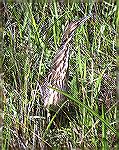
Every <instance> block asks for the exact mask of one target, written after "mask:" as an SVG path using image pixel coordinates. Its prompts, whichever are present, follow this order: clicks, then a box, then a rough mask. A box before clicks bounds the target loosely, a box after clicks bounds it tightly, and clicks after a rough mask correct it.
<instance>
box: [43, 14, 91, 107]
mask: <svg viewBox="0 0 119 150" xmlns="http://www.w3.org/2000/svg"><path fill="white" fill-rule="evenodd" d="M91 16H92V14H90V15H88V16H86V17H84V18H82V19H81V20H79V21H75V22H71V23H70V24H69V25H68V26H67V27H66V29H65V31H64V34H63V38H62V42H61V46H60V48H59V50H58V52H57V53H56V54H55V57H54V59H53V62H52V66H51V69H50V71H49V73H48V75H47V77H46V78H45V80H44V83H43V85H42V100H43V102H44V106H45V107H46V106H49V105H56V104H58V103H60V102H61V101H62V100H64V98H65V97H64V96H63V95H62V94H60V93H59V92H57V91H55V90H53V89H51V88H49V87H48V86H50V87H53V88H56V89H60V90H63V91H66V90H67V78H68V66H69V42H70V41H71V38H72V35H73V33H74V31H75V30H76V28H77V27H78V26H80V25H81V24H82V23H84V22H85V21H86V20H87V19H89V18H90V17H91Z"/></svg>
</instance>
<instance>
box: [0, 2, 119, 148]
mask: <svg viewBox="0 0 119 150" xmlns="http://www.w3.org/2000/svg"><path fill="white" fill-rule="evenodd" d="M1 6H2V5H1ZM2 11H3V12H2V14H3V16H2V17H3V20H4V21H3V26H2V28H1V32H2V35H3V36H2V40H1V50H2V53H1V60H0V61H1V97H2V110H3V113H2V120H3V126H2V147H1V149H2V150H7V149H14V150H16V149H53V150H58V149H59V150H60V149H64V150H65V149H78V148H79V149H82V150H83V149H85V150H90V149H94V150H96V149H103V150H108V149H109V150H110V149H114V150H115V149H118V144H117V142H116V141H117V139H118V135H119V133H118V131H117V130H116V127H117V129H118V126H117V123H118V119H117V111H118V105H117V104H118V100H117V94H116V76H117V66H116V63H118V60H116V59H117V50H116V35H117V33H116V31H117V28H116V23H117V22H118V18H119V17H118V13H117V6H116V4H115V3H113V2H110V3H109V2H106V1H103V2H102V3H94V1H92V2H91V3H88V2H87V3H78V2H70V3H69V2H67V4H66V3H58V2H56V1H55V0H54V1H52V2H51V3H48V2H47V1H46V2H42V1H41V2H40V3H38V2H36V3H28V2H24V3H21V2H16V3H13V2H9V1H8V2H7V3H6V4H4V9H2ZM89 12H93V13H94V14H95V15H94V18H93V19H90V20H89V21H87V22H86V23H85V24H84V25H82V26H81V27H79V28H78V29H77V30H76V32H75V35H74V37H73V40H72V43H71V45H70V61H69V79H68V86H69V91H67V92H63V91H60V90H58V89H55V90H57V91H58V92H61V93H62V94H64V95H65V96H66V97H67V101H65V102H64V103H63V104H61V106H59V107H58V108H57V109H55V108H49V109H51V110H50V111H52V112H53V113H52V116H51V117H50V119H49V118H48V114H47V110H46V109H45V108H44V107H43V102H42V100H41V94H40V86H39V85H41V84H42V82H43V78H45V76H46V74H47V72H48V70H49V68H50V66H51V62H52V58H53V57H54V55H55V52H56V51H57V49H58V47H60V42H61V38H62V33H63V31H64V28H65V26H66V24H67V22H69V21H72V20H79V19H80V18H82V17H83V16H84V15H86V14H88V13H89ZM117 65H118V64H117ZM49 88H52V87H49Z"/></svg>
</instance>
